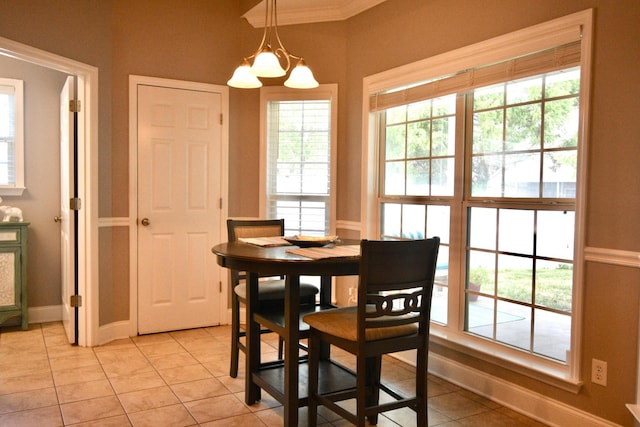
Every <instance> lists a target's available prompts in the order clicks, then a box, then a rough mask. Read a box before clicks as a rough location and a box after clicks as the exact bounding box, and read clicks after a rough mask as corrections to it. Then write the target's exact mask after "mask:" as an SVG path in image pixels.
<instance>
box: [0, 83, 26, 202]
mask: <svg viewBox="0 0 640 427" xmlns="http://www.w3.org/2000/svg"><path fill="white" fill-rule="evenodd" d="M22 107H23V82H22V80H15V79H5V78H0V195H20V194H22V190H24V172H23V159H24V154H23V144H24V125H23V111H22Z"/></svg>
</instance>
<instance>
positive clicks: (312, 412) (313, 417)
mask: <svg viewBox="0 0 640 427" xmlns="http://www.w3.org/2000/svg"><path fill="white" fill-rule="evenodd" d="M319 350H320V337H319V336H318V335H317V334H314V333H313V330H312V331H311V333H310V334H309V353H308V354H309V360H308V367H309V384H308V387H309V391H308V393H309V403H308V408H307V411H308V412H307V415H308V422H309V427H316V425H317V424H318V399H317V396H318V369H319V365H320V353H319Z"/></svg>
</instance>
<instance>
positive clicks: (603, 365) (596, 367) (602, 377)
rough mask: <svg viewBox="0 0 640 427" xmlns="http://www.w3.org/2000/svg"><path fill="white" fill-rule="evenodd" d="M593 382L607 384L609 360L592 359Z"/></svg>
mask: <svg viewBox="0 0 640 427" xmlns="http://www.w3.org/2000/svg"><path fill="white" fill-rule="evenodd" d="M591 382H592V383H595V384H600V385H602V386H606V385H607V362H603V361H602V360H598V359H591Z"/></svg>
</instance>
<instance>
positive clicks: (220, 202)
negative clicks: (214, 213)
mask: <svg viewBox="0 0 640 427" xmlns="http://www.w3.org/2000/svg"><path fill="white" fill-rule="evenodd" d="M220 209H222V197H220Z"/></svg>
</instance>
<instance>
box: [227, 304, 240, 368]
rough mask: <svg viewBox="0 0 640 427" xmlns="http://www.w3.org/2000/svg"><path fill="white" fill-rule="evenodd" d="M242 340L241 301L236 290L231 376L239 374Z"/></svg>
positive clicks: (232, 308) (233, 312)
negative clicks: (239, 345)
mask: <svg viewBox="0 0 640 427" xmlns="http://www.w3.org/2000/svg"><path fill="white" fill-rule="evenodd" d="M239 341H240V301H238V296H237V295H236V294H235V292H232V295H231V365H230V367H229V376H230V377H231V378H236V377H237V376H238V357H239V352H240V349H239V348H238V342H239Z"/></svg>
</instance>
